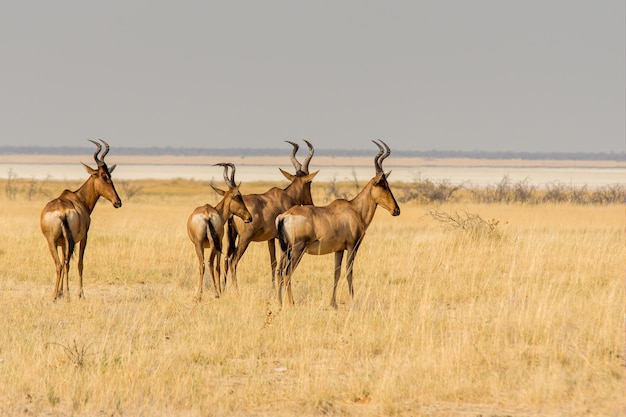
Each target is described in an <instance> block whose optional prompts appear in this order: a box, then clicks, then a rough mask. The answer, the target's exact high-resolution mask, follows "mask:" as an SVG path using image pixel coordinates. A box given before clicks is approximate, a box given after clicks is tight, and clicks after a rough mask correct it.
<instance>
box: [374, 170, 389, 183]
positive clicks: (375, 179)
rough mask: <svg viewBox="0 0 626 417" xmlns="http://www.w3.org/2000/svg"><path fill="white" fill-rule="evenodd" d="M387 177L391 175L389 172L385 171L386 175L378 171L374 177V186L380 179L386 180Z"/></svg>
mask: <svg viewBox="0 0 626 417" xmlns="http://www.w3.org/2000/svg"><path fill="white" fill-rule="evenodd" d="M389 175H391V171H387V173H385V172H384V171H380V172H379V173H378V174H376V176H375V177H374V184H378V183H379V182H380V181H381V180H382V179H387V178H388V177H389Z"/></svg>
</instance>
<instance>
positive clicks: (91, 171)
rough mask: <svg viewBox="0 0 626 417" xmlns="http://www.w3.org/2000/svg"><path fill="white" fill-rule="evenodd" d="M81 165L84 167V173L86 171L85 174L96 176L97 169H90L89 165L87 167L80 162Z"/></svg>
mask: <svg viewBox="0 0 626 417" xmlns="http://www.w3.org/2000/svg"><path fill="white" fill-rule="evenodd" d="M81 164H83V166H84V167H85V171H87V173H88V174H89V175H93V176H96V175H98V170H97V169H93V168H92V167H90V166H89V165H87V164H86V163H84V162H81Z"/></svg>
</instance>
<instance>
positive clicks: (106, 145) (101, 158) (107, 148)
mask: <svg viewBox="0 0 626 417" xmlns="http://www.w3.org/2000/svg"><path fill="white" fill-rule="evenodd" d="M100 142H102V143H103V144H104V152H102V155H100V161H102V162H103V163H104V157H105V156H107V154H108V153H109V144H108V143H106V142H105V141H104V140H102V139H100Z"/></svg>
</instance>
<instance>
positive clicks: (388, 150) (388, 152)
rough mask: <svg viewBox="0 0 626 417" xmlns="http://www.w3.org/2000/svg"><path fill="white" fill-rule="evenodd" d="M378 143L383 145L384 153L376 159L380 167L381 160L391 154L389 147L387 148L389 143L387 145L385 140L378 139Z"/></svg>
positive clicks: (381, 165)
mask: <svg viewBox="0 0 626 417" xmlns="http://www.w3.org/2000/svg"><path fill="white" fill-rule="evenodd" d="M379 141H380V143H382V144H383V146H384V147H385V154H384V155H382V156H381V157H380V158H379V159H378V164H379V165H380V168H381V169H382V167H383V161H384V160H385V159H386V158H387V157H388V156H389V155H391V149H389V145H387V144H386V143H385V142H383V141H382V140H380V139H379Z"/></svg>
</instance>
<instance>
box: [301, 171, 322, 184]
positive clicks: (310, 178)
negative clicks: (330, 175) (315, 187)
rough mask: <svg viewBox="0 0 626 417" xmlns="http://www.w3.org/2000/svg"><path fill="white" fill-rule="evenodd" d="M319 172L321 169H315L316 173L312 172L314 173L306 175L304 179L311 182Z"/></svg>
mask: <svg viewBox="0 0 626 417" xmlns="http://www.w3.org/2000/svg"><path fill="white" fill-rule="evenodd" d="M318 172H319V171H315V172H314V173H312V174H308V175H307V176H306V177H304V180H305V181H306V182H311V181H313V178H315V176H316V175H317V173H318Z"/></svg>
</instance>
